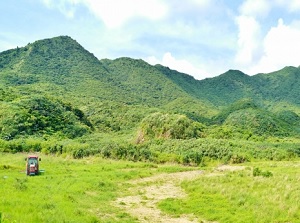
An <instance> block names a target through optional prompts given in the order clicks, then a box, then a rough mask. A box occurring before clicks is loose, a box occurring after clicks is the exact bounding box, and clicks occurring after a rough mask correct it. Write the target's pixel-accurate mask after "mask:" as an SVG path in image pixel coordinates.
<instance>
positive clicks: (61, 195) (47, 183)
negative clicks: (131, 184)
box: [0, 153, 188, 223]
mask: <svg viewBox="0 0 300 223" xmlns="http://www.w3.org/2000/svg"><path fill="white" fill-rule="evenodd" d="M25 157H26V154H7V153H0V185H1V186H0V196H1V199H0V213H1V214H0V215H2V223H4V222H32V223H34V222H137V221H136V219H135V218H133V217H131V216H130V215H129V214H127V213H125V212H124V211H122V210H121V209H118V208H117V207H114V206H113V205H112V201H113V200H115V199H116V197H118V196H121V195H122V194H124V191H125V189H126V188H125V187H124V185H126V183H125V182H126V181H128V180H130V179H136V178H141V177H146V176H151V175H154V174H157V173H161V172H173V171H174V172H175V171H180V170H183V169H188V168H185V167H178V166H177V167H176V166H157V165H153V164H150V163H133V162H125V161H113V160H105V159H102V158H99V157H88V158H84V159H81V160H74V159H71V158H62V157H55V156H46V155H41V156H40V157H41V158H42V161H41V162H40V169H44V170H45V173H43V174H42V175H39V176H34V177H29V176H26V174H25V161H24V158H25ZM0 222H1V219H0Z"/></svg>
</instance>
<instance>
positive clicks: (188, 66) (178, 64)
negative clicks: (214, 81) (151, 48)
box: [145, 52, 211, 79]
mask: <svg viewBox="0 0 300 223" xmlns="http://www.w3.org/2000/svg"><path fill="white" fill-rule="evenodd" d="M145 61H147V62H148V63H149V64H152V65H155V64H161V65H163V66H166V67H169V68H170V69H173V70H177V71H179V72H182V73H186V74H189V75H192V76H194V77H195V78H196V79H203V78H205V77H208V76H211V75H210V74H209V73H208V72H207V71H206V70H205V69H202V68H199V67H196V66H194V65H193V64H192V63H191V62H189V61H187V60H184V59H176V58H175V57H173V56H172V54H171V53H170V52H167V53H165V54H164V55H163V58H162V60H159V59H157V58H156V57H154V56H150V57H148V58H146V59H145Z"/></svg>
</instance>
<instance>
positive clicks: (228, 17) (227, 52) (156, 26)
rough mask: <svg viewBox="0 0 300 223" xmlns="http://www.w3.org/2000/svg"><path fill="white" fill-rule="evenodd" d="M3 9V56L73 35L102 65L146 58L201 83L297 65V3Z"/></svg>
mask: <svg viewBox="0 0 300 223" xmlns="http://www.w3.org/2000/svg"><path fill="white" fill-rule="evenodd" d="M0 7H1V12H2V13H1V14H0V51H1V52H2V51H4V50H7V49H11V48H16V47H17V46H25V45H26V44H27V43H28V42H33V41H35V40H39V39H44V38H51V37H54V36H59V35H68V36H71V37H72V38H73V39H75V40H77V41H78V42H79V43H80V44H81V45H82V46H83V47H84V48H86V49H87V50H88V51H90V52H91V53H93V54H94V55H95V56H97V57H98V58H99V59H103V58H109V59H115V58H118V57H124V56H125V57H131V58H137V59H143V60H145V61H147V62H148V63H150V64H152V65H154V64H162V65H164V66H168V67H170V68H171V69H175V70H178V71H180V72H184V73H187V74H190V75H192V76H194V77H195V78H196V79H204V78H206V77H213V76H217V75H219V74H221V73H224V72H225V71H227V70H229V69H238V70H241V71H243V72H244V73H246V74H249V75H254V74H257V73H267V72H272V71H275V70H279V69H281V68H283V67H285V66H296V67H297V66H299V65H300V59H298V58H300V44H299V42H300V1H299V0H289V1H285V0H273V1H271V0H235V1H227V0H185V1H182V0H126V1H125V0H10V1H1V2H0Z"/></svg>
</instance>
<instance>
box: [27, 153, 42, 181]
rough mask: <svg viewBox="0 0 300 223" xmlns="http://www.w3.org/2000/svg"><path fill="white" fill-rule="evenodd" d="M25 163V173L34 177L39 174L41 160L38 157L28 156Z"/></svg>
mask: <svg viewBox="0 0 300 223" xmlns="http://www.w3.org/2000/svg"><path fill="white" fill-rule="evenodd" d="M25 161H27V162H26V173H27V175H29V176H34V175H38V174H39V161H41V158H39V157H38V156H28V157H27V158H25Z"/></svg>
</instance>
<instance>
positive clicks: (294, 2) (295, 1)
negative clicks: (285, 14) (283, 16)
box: [276, 0, 300, 12]
mask: <svg viewBox="0 0 300 223" xmlns="http://www.w3.org/2000/svg"><path fill="white" fill-rule="evenodd" d="M276 3H277V4H278V5H279V6H281V7H284V8H287V9H288V10H289V11H290V12H297V11H300V1H299V0H289V1H286V0H276Z"/></svg>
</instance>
